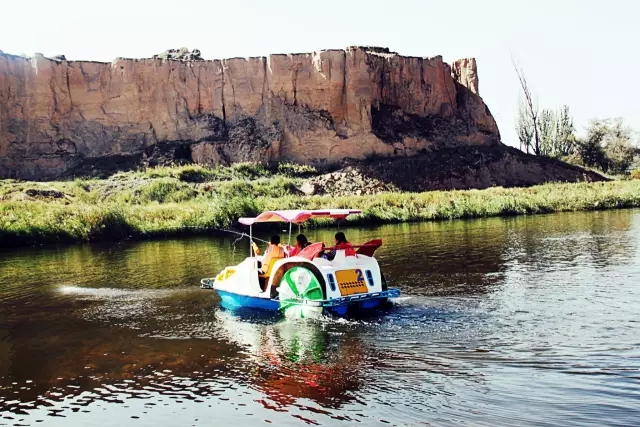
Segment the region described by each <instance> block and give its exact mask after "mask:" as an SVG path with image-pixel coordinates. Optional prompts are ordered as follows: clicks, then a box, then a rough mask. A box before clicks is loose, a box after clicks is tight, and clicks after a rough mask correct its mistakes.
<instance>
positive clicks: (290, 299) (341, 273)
mask: <svg viewBox="0 0 640 427" xmlns="http://www.w3.org/2000/svg"><path fill="white" fill-rule="evenodd" d="M359 213H361V211H360V210H356V209H325V210H282V211H268V212H263V213H261V214H260V215H258V216H256V217H255V218H240V219H239V220H238V221H239V222H240V224H243V225H245V226H249V235H248V237H249V257H247V258H246V259H245V260H244V261H242V262H241V263H240V264H238V265H235V266H230V267H226V268H224V269H223V270H222V271H221V272H220V273H219V274H218V275H217V276H216V277H215V278H206V279H202V280H201V281H200V284H201V288H203V289H213V290H215V291H216V292H217V293H218V295H219V296H220V298H221V300H222V304H223V306H225V307H227V308H253V309H263V310H272V311H278V312H280V313H282V314H284V315H285V316H286V317H297V318H304V317H318V316H321V315H325V314H329V315H337V316H345V315H347V314H348V312H352V311H354V310H372V309H377V308H379V307H381V306H383V305H385V304H387V303H388V302H389V301H390V299H393V298H397V297H399V296H400V291H399V290H398V289H390V288H388V286H387V282H386V280H385V278H384V275H383V274H382V272H381V271H380V267H379V265H378V261H377V260H376V259H375V258H374V256H373V254H374V252H375V251H376V249H378V248H379V247H380V246H381V245H382V240H372V241H370V242H367V243H364V244H362V245H353V249H354V251H349V255H348V256H347V254H346V253H345V252H346V251H345V250H344V249H337V248H334V247H326V246H325V244H324V243H323V242H317V243H313V244H311V245H309V246H307V247H306V248H304V249H303V250H301V251H300V252H299V253H298V254H296V255H295V256H287V255H286V253H287V250H285V251H283V252H284V253H285V256H284V257H283V258H271V257H270V261H268V265H263V264H262V261H263V260H264V259H265V257H264V256H261V255H258V254H257V253H256V251H255V249H256V246H255V244H253V225H254V224H257V223H265V222H266V223H273V222H287V223H289V244H290V243H291V227H292V224H302V223H304V222H305V221H308V220H310V219H313V218H332V219H335V220H340V219H345V218H347V217H348V216H349V215H354V214H359ZM288 248H290V246H289V247H288ZM285 249H287V248H285ZM328 251H331V252H330V253H331V254H332V255H333V254H335V255H334V256H333V259H331V260H329V259H328V257H326V256H323V254H326V253H327V252H328ZM353 252H355V253H353Z"/></svg>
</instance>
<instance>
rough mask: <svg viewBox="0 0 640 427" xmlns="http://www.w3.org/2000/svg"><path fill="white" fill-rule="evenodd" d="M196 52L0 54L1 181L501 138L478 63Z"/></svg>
mask: <svg viewBox="0 0 640 427" xmlns="http://www.w3.org/2000/svg"><path fill="white" fill-rule="evenodd" d="M185 55H186V56H185ZM194 55H195V56H194ZM199 59H200V57H199V52H196V51H191V52H189V51H188V50H185V51H184V52H183V50H178V51H175V52H173V51H168V53H167V54H166V55H159V56H158V55H156V57H155V58H152V59H140V60H132V59H117V60H115V61H114V62H112V63H99V62H76V61H66V60H53V59H47V58H45V57H44V56H42V55H40V54H37V55H35V56H34V57H33V58H22V57H18V56H12V55H7V54H0V177H17V178H24V179H55V178H61V177H66V176H73V175H78V174H84V173H94V172H97V171H109V170H117V169H122V168H128V167H132V166H134V165H137V164H140V163H142V162H145V163H150V164H153V163H154V162H163V161H166V160H167V159H172V158H175V159H178V160H185V161H195V162H199V163H205V164H212V165H213V164H228V163H231V162H238V161H272V160H288V161H296V162H303V163H316V164H322V163H327V162H336V161H339V160H342V159H344V158H354V159H363V158H366V157H368V156H371V155H377V156H411V155H415V154H419V153H423V152H425V151H430V150H433V149H438V148H442V147H455V146H461V145H468V144H477V145H491V144H497V143H499V140H500V134H499V132H498V128H497V126H496V123H495V120H494V119H493V117H492V116H491V113H490V112H489V110H488V108H487V106H486V105H485V104H484V102H483V101H482V99H481V98H480V96H479V95H478V83H477V72H476V64H475V61H474V60H462V61H457V62H455V63H454V66H453V68H452V67H450V66H449V65H447V64H446V63H444V62H443V61H442V58H441V57H439V56H438V57H434V58H417V57H405V56H400V55H398V54H396V53H393V52H390V51H389V50H388V49H384V48H367V47H350V48H347V49H346V50H326V51H321V52H314V53H305V54H288V55H271V56H269V57H267V58H265V57H260V58H232V59H225V60H213V61H204V60H199Z"/></svg>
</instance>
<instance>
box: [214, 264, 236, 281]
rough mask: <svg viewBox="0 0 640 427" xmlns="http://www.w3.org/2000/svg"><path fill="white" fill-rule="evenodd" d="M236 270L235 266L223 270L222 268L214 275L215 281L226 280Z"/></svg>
mask: <svg viewBox="0 0 640 427" xmlns="http://www.w3.org/2000/svg"><path fill="white" fill-rule="evenodd" d="M235 272H236V269H235V268H229V267H227V268H225V269H224V270H222V271H221V272H220V274H218V275H217V276H216V281H217V282H222V281H224V280H227V279H228V278H229V277H231V276H233V274H234V273H235Z"/></svg>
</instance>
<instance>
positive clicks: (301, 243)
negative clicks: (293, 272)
mask: <svg viewBox="0 0 640 427" xmlns="http://www.w3.org/2000/svg"><path fill="white" fill-rule="evenodd" d="M310 244H311V243H310V242H309V241H308V240H307V236H305V235H304V234H298V235H297V236H296V245H295V247H294V248H293V249H292V250H291V251H290V252H289V256H296V255H298V254H299V253H300V251H302V250H303V249H304V248H306V247H307V246H309V245H310Z"/></svg>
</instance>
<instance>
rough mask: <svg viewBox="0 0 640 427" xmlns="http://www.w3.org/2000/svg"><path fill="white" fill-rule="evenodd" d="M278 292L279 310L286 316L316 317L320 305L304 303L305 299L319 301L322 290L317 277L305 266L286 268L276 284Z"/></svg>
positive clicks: (320, 311)
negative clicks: (278, 283) (277, 284)
mask: <svg viewBox="0 0 640 427" xmlns="http://www.w3.org/2000/svg"><path fill="white" fill-rule="evenodd" d="M278 292H279V294H280V308H279V310H280V312H281V313H283V314H284V315H285V316H286V317H295V318H299V319H303V318H307V317H317V316H318V315H321V314H322V307H318V306H311V305H307V304H305V301H321V300H323V299H324V292H323V291H322V286H321V285H320V282H319V280H318V278H317V277H316V276H315V275H314V274H313V273H312V272H311V271H310V270H309V269H307V268H305V267H299V266H296V267H292V268H291V269H289V270H287V271H286V272H285V273H284V275H283V276H282V279H281V280H280V285H279V286H278Z"/></svg>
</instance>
